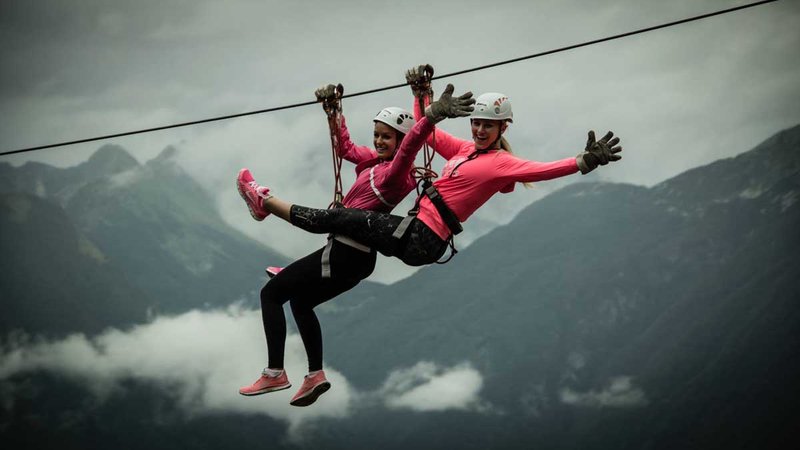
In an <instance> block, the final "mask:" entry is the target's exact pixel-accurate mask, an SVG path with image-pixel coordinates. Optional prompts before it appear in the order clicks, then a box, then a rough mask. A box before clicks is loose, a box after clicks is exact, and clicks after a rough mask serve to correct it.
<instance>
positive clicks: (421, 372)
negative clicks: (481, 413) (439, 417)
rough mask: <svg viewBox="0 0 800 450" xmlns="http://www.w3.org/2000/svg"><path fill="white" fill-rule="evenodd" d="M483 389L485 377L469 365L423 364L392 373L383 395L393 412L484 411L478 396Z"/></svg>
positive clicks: (381, 391) (381, 393)
mask: <svg viewBox="0 0 800 450" xmlns="http://www.w3.org/2000/svg"><path fill="white" fill-rule="evenodd" d="M482 387H483V377H481V374H480V373H479V372H478V371H477V370H476V369H475V368H473V367H472V366H471V365H470V364H469V363H462V364H459V365H456V366H453V367H450V368H442V367H439V366H438V365H436V364H435V363H432V362H426V361H422V362H419V363H417V364H416V365H414V366H413V367H410V368H407V369H400V370H395V371H394V372H392V373H391V374H389V376H388V378H387V379H386V381H385V382H384V384H383V386H382V388H381V390H380V395H381V396H382V398H383V401H384V404H385V405H386V407H388V408H390V409H410V410H412V411H445V410H484V409H485V408H486V407H485V405H482V403H481V401H480V398H479V396H478V394H479V393H480V390H481V388H482Z"/></svg>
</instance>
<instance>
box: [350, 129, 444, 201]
mask: <svg viewBox="0 0 800 450" xmlns="http://www.w3.org/2000/svg"><path fill="white" fill-rule="evenodd" d="M423 119H424V118H423ZM431 130H433V125H432V124H431V123H430V122H428V120H427V119H424V120H418V121H417V123H416V124H415V125H414V126H413V127H412V128H411V130H410V131H409V132H408V134H407V135H406V136H405V138H404V139H403V141H402V142H401V143H400V147H399V148H398V149H397V152H395V155H394V157H393V158H392V160H391V161H383V160H381V159H380V158H378V152H376V151H375V150H373V149H371V148H369V147H365V146H359V145H356V144H354V143H353V141H352V140H351V139H350V133H349V131H348V130H347V126H346V124H345V120H344V117H342V125H341V127H340V129H339V136H338V137H339V142H340V143H341V145H340V156H341V157H342V158H344V159H346V160H348V161H350V162H352V163H353V164H356V181H355V183H353V186H352V187H351V188H350V190H349V191H348V192H347V195H345V197H344V199H343V200H342V203H344V206H345V207H347V208H359V209H369V210H372V211H380V212H390V211H391V210H392V209H393V208H394V207H395V205H397V204H398V203H400V201H402V200H403V198H405V196H406V195H408V193H409V192H411V191H412V190H413V189H414V187H415V186H416V182H415V181H414V178H413V177H412V175H411V169H412V168H413V167H414V159H415V158H416V156H417V153H419V150H420V148H422V144H423V143H424V142H425V138H426V137H428V135H429V134H430V132H431Z"/></svg>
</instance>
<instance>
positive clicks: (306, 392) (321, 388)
mask: <svg viewBox="0 0 800 450" xmlns="http://www.w3.org/2000/svg"><path fill="white" fill-rule="evenodd" d="M330 388H331V383H330V382H329V381H328V380H327V379H325V372H323V371H322V370H320V371H317V372H316V373H314V375H306V377H305V378H303V386H301V387H300V390H299V391H297V394H294V397H292V400H291V401H290V402H289V404H290V405H292V406H308V405H310V404H312V403H314V402H315V401H317V398H319V396H320V395H322V394H324V393H325V391H327V390H328V389H330Z"/></svg>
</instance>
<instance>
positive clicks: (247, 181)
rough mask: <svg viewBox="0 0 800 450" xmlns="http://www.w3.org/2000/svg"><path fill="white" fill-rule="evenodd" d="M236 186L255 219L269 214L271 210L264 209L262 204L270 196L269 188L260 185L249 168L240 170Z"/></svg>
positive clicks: (260, 218)
mask: <svg viewBox="0 0 800 450" xmlns="http://www.w3.org/2000/svg"><path fill="white" fill-rule="evenodd" d="M236 188H237V189H238V190H239V195H241V196H242V198H243V199H244V201H245V203H247V208H248V209H249V210H250V215H251V216H253V219H256V220H258V221H262V220H264V219H265V218H266V217H267V216H268V215H269V211H267V210H266V209H264V206H263V205H262V204H261V202H262V201H263V200H266V199H267V198H269V188H268V187H266V186H259V185H258V183H256V180H254V179H253V175H252V174H251V173H250V171H249V170H247V169H242V170H240V171H239V176H237V177H236Z"/></svg>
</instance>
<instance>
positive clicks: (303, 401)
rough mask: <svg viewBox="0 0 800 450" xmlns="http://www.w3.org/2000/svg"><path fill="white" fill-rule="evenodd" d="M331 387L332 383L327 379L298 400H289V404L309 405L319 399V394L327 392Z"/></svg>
mask: <svg viewBox="0 0 800 450" xmlns="http://www.w3.org/2000/svg"><path fill="white" fill-rule="evenodd" d="M330 388H331V384H330V383H329V382H327V381H325V382H323V383H320V384H318V385H316V386H314V389H312V390H311V392H309V393H308V395H306V396H304V397H300V398H298V399H297V400H292V401H291V402H289V404H290V405H292V406H308V405H310V404H312V403H314V402H315V401H317V399H318V398H319V396H320V395H322V394H324V393H325V392H327V391H328V389H330Z"/></svg>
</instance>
